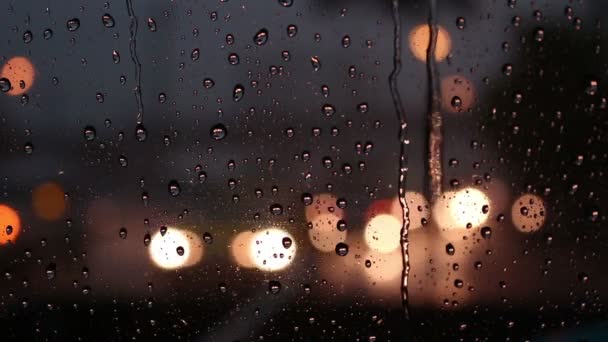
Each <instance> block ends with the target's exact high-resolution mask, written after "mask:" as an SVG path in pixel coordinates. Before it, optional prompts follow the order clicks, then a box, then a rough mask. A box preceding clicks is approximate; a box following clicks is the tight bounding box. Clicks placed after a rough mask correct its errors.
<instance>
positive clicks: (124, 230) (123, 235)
mask: <svg viewBox="0 0 608 342" xmlns="http://www.w3.org/2000/svg"><path fill="white" fill-rule="evenodd" d="M118 236H119V237H120V238H121V239H123V240H124V239H126V238H127V228H125V227H121V228H120V230H119V231H118Z"/></svg>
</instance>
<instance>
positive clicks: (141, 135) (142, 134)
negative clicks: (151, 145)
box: [135, 124, 148, 142]
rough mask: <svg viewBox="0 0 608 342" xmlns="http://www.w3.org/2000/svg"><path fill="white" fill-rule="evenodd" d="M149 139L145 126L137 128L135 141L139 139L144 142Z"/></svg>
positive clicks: (140, 125)
mask: <svg viewBox="0 0 608 342" xmlns="http://www.w3.org/2000/svg"><path fill="white" fill-rule="evenodd" d="M147 137H148V131H146V128H145V127H144V125H142V124H139V125H137V126H136V127H135V139H137V141H139V142H143V141H145V140H146V138H147Z"/></svg>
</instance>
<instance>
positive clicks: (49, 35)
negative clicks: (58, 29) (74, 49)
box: [42, 29, 53, 40]
mask: <svg viewBox="0 0 608 342" xmlns="http://www.w3.org/2000/svg"><path fill="white" fill-rule="evenodd" d="M42 38H44V39H46V40H49V39H51V38H53V30H51V29H46V30H44V32H42Z"/></svg>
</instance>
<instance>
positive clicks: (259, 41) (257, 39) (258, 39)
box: [253, 29, 268, 45]
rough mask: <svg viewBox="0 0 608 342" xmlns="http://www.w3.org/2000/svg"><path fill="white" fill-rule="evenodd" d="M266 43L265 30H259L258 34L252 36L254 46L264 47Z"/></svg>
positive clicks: (266, 34) (266, 32) (266, 33)
mask: <svg viewBox="0 0 608 342" xmlns="http://www.w3.org/2000/svg"><path fill="white" fill-rule="evenodd" d="M267 41H268V31H267V30H266V29H261V30H259V31H258V33H256V34H255V36H253V42H254V43H255V44H256V45H264V44H266V42H267Z"/></svg>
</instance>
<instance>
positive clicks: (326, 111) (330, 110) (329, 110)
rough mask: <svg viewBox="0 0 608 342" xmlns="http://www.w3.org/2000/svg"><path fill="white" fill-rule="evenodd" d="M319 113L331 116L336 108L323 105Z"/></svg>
mask: <svg viewBox="0 0 608 342" xmlns="http://www.w3.org/2000/svg"><path fill="white" fill-rule="evenodd" d="M321 111H322V112H323V114H325V116H332V115H334V114H335V113H336V108H334V106H332V105H330V104H324V105H323V108H322V109H321Z"/></svg>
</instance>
